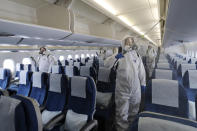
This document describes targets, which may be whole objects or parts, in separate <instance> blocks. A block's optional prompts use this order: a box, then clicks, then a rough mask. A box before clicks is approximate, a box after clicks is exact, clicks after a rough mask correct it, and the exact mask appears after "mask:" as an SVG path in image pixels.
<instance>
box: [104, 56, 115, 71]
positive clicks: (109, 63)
mask: <svg viewBox="0 0 197 131" xmlns="http://www.w3.org/2000/svg"><path fill="white" fill-rule="evenodd" d="M116 55H117V54H113V55H112V56H110V57H108V58H107V59H105V60H104V66H105V67H106V68H111V67H112V66H113V64H114V63H115V61H116V58H115V56H116Z"/></svg>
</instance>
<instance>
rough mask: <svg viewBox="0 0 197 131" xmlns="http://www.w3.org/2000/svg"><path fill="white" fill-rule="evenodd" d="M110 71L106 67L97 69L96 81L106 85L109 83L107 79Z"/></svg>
mask: <svg viewBox="0 0 197 131" xmlns="http://www.w3.org/2000/svg"><path fill="white" fill-rule="evenodd" d="M110 71H111V70H110V69H108V68H106V67H99V71H98V81H101V82H106V83H108V82H110V79H109V75H110Z"/></svg>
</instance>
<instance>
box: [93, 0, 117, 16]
mask: <svg viewBox="0 0 197 131" xmlns="http://www.w3.org/2000/svg"><path fill="white" fill-rule="evenodd" d="M94 1H95V2H96V3H97V4H98V5H100V6H101V7H103V8H104V9H105V10H107V11H108V12H110V13H112V14H113V15H116V14H117V13H118V12H117V11H116V10H115V9H114V8H113V7H112V6H111V5H110V4H108V3H107V2H106V1H105V0H94Z"/></svg>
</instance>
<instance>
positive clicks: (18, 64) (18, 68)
mask: <svg viewBox="0 0 197 131" xmlns="http://www.w3.org/2000/svg"><path fill="white" fill-rule="evenodd" d="M20 70H22V64H20V63H17V64H16V71H20Z"/></svg>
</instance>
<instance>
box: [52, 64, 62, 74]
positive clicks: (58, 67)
mask: <svg viewBox="0 0 197 131" xmlns="http://www.w3.org/2000/svg"><path fill="white" fill-rule="evenodd" d="M52 73H60V66H58V65H53V66H52Z"/></svg>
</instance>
